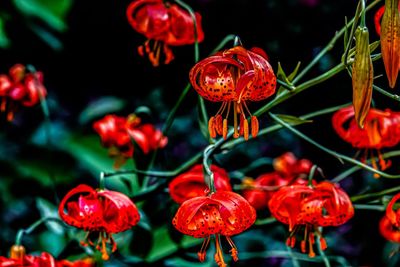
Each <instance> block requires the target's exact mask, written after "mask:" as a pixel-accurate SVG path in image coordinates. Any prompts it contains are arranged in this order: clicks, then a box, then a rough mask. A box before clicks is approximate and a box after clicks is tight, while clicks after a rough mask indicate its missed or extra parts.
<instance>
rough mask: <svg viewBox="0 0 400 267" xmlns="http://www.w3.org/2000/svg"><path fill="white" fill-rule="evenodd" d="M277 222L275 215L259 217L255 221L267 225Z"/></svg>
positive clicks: (256, 223) (257, 223)
mask: <svg viewBox="0 0 400 267" xmlns="http://www.w3.org/2000/svg"><path fill="white" fill-rule="evenodd" d="M274 222H276V219H275V218H274V217H268V218H265V219H257V220H256V222H255V223H254V224H255V225H267V224H271V223H274Z"/></svg>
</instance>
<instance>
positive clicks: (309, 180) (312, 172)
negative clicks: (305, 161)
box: [308, 164, 318, 186]
mask: <svg viewBox="0 0 400 267" xmlns="http://www.w3.org/2000/svg"><path fill="white" fill-rule="evenodd" d="M317 169H318V165H315V164H314V165H313V166H312V167H311V171H310V173H309V174H308V186H312V180H313V178H314V175H315V171H316V170H317Z"/></svg>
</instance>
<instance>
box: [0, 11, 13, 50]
mask: <svg viewBox="0 0 400 267" xmlns="http://www.w3.org/2000/svg"><path fill="white" fill-rule="evenodd" d="M10 44H11V43H10V39H8V37H7V34H6V30H5V25H4V20H3V19H2V18H1V17H0V47H1V48H8V47H9V46H10Z"/></svg>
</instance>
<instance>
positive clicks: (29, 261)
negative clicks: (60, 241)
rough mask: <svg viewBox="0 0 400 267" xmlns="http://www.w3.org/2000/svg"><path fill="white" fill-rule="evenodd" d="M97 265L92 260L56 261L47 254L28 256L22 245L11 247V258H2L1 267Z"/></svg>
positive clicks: (75, 266)
mask: <svg viewBox="0 0 400 267" xmlns="http://www.w3.org/2000/svg"><path fill="white" fill-rule="evenodd" d="M94 266H95V263H94V261H93V260H92V259H91V258H85V259H82V260H76V261H73V262H71V261H68V260H60V261H58V260H56V259H54V257H53V256H52V255H51V254H49V253H47V252H42V253H41V254H40V255H26V254H25V248H24V247H23V246H20V245H14V246H12V247H11V251H10V258H7V257H2V256H0V267H94Z"/></svg>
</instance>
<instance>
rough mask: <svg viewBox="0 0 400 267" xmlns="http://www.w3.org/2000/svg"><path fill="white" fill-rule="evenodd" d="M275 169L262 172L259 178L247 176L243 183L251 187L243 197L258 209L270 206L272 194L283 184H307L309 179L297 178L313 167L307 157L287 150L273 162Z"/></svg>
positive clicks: (244, 191)
mask: <svg viewBox="0 0 400 267" xmlns="http://www.w3.org/2000/svg"><path fill="white" fill-rule="evenodd" d="M273 166H274V169H275V171H274V172H270V173H266V174H262V175H260V176H259V177H257V179H255V180H253V179H252V178H245V179H244V181H243V184H244V185H245V186H246V187H249V188H250V189H246V190H243V193H242V195H243V197H244V198H245V199H246V200H247V201H248V202H249V203H250V204H251V205H252V206H253V207H254V208H255V209H256V210H261V209H264V208H266V207H267V206H268V201H269V200H270V199H271V197H272V195H273V194H274V193H275V192H276V191H277V190H278V189H279V188H280V187H282V186H285V185H288V184H306V183H307V181H306V180H303V179H297V178H299V177H300V176H302V175H307V174H308V173H309V172H310V170H311V167H312V163H311V161H309V160H307V159H300V160H298V159H297V158H296V157H295V156H294V155H293V153H291V152H287V153H285V154H283V155H281V156H280V157H278V158H276V159H275V160H274V162H273Z"/></svg>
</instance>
